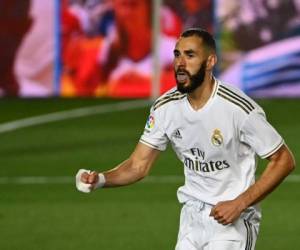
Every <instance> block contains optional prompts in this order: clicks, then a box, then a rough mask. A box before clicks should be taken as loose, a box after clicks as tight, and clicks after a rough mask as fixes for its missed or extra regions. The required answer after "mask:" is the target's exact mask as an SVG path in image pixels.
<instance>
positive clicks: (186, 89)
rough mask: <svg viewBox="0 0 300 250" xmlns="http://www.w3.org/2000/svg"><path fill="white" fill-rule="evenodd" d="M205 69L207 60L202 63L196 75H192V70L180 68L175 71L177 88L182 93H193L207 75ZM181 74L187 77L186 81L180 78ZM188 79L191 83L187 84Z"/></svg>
mask: <svg viewBox="0 0 300 250" xmlns="http://www.w3.org/2000/svg"><path fill="white" fill-rule="evenodd" d="M205 71H206V60H205V61H204V62H203V63H202V64H201V66H200V69H199V70H198V71H197V72H196V74H194V75H191V74H190V72H188V71H187V70H185V69H182V68H179V69H178V70H177V71H176V72H175V79H176V84H177V90H178V91H179V92H180V93H182V94H186V93H187V94H188V93H192V92H193V91H194V90H195V89H196V88H198V87H199V86H201V85H202V83H203V81H204V77H205ZM179 75H181V76H182V77H183V78H185V80H184V81H180V80H178V78H180V76H179ZM187 81H189V84H185V83H186V82H187Z"/></svg>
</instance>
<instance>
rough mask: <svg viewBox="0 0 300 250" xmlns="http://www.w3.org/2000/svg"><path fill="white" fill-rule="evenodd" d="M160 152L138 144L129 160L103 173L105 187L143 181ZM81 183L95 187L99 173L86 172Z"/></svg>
mask: <svg viewBox="0 0 300 250" xmlns="http://www.w3.org/2000/svg"><path fill="white" fill-rule="evenodd" d="M159 152H160V151H159V150H156V149H153V148H150V147H149V146H146V145H145V144H143V143H138V144H137V146H136V148H135V150H134V151H133V153H132V154H131V156H130V157H129V158H128V159H127V160H125V161H123V162H122V163H121V164H119V165H118V166H116V167H115V168H113V169H111V170H109V171H106V172H103V173H102V174H103V175H104V177H105V184H104V187H117V186H124V185H129V184H132V183H135V182H137V181H139V180H141V179H143V178H144V177H145V176H146V175H147V174H148V173H149V171H150V169H151V167H152V166H153V163H154V161H155V160H156V159H157V157H158V155H159ZM81 181H82V182H84V183H89V184H92V185H95V184H96V183H97V182H98V173H97V172H92V173H91V174H89V173H87V172H85V173H83V174H82V175H81Z"/></svg>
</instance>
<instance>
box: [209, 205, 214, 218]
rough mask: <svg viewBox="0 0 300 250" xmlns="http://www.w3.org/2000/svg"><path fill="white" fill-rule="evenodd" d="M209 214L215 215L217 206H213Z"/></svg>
mask: <svg viewBox="0 0 300 250" xmlns="http://www.w3.org/2000/svg"><path fill="white" fill-rule="evenodd" d="M209 216H212V217H214V216H215V207H213V208H212V209H211V210H210V214H209Z"/></svg>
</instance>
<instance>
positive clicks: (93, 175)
mask: <svg viewBox="0 0 300 250" xmlns="http://www.w3.org/2000/svg"><path fill="white" fill-rule="evenodd" d="M98 178H99V177H98V173H96V172H92V173H91V174H90V175H89V177H88V183H90V184H95V183H96V182H97V181H98Z"/></svg>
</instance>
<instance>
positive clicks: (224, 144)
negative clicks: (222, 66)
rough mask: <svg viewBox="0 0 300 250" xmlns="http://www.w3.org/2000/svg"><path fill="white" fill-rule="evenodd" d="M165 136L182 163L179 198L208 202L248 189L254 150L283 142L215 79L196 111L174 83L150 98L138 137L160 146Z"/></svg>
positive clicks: (264, 153) (267, 150)
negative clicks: (210, 93) (208, 94)
mask: <svg viewBox="0 0 300 250" xmlns="http://www.w3.org/2000/svg"><path fill="white" fill-rule="evenodd" d="M169 141H170V143H171V144H172V147H173V149H174V151H175V152H176V154H177V156H178V158H179V159H180V160H181V161H182V163H183V166H184V174H185V183H184V185H183V186H182V187H180V188H179V189H178V193H177V195H178V199H179V202H181V203H184V202H187V201H189V200H200V201H202V202H205V203H208V204H211V205H215V204H216V203H217V202H219V201H224V200H231V199H234V198H236V197H237V196H238V195H239V194H241V193H242V192H244V191H245V190H246V189H247V188H249V186H250V185H252V184H253V183H254V182H255V170H256V154H257V155H259V156H260V157H261V158H266V157H268V156H270V155H271V154H273V153H274V152H275V151H276V150H277V149H279V147H280V146H281V145H282V144H283V139H282V138H281V136H280V135H279V134H278V133H277V132H276V130H275V129H274V128H273V127H272V126H271V125H270V124H269V123H268V122H267V120H266V117H265V114H264V111H263V110H262V108H261V107H260V106H258V105H257V104H256V103H255V102H254V101H253V100H252V99H250V98H249V97H248V96H246V95H245V94H244V93H243V92H241V91H240V90H238V89H236V88H234V87H232V86H227V85H225V84H223V83H222V82H220V81H218V80H216V81H215V86H214V90H213V92H212V95H211V97H210V99H209V100H208V102H207V103H206V104H205V106H204V107H203V108H201V109H200V110H197V111H195V110H194V109H193V108H192V107H191V105H190V103H189V101H188V99H187V95H186V94H181V93H180V92H179V91H177V90H176V88H173V89H172V90H170V91H168V92H167V93H166V94H164V95H163V96H161V97H160V98H159V99H158V100H157V101H156V102H155V103H154V105H153V106H152V108H151V112H150V116H149V118H148V121H147V123H146V127H145V130H144V133H143V135H142V136H141V139H140V142H142V143H144V144H146V145H148V146H150V147H152V148H155V149H158V150H165V149H166V147H167V144H168V142H169Z"/></svg>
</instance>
